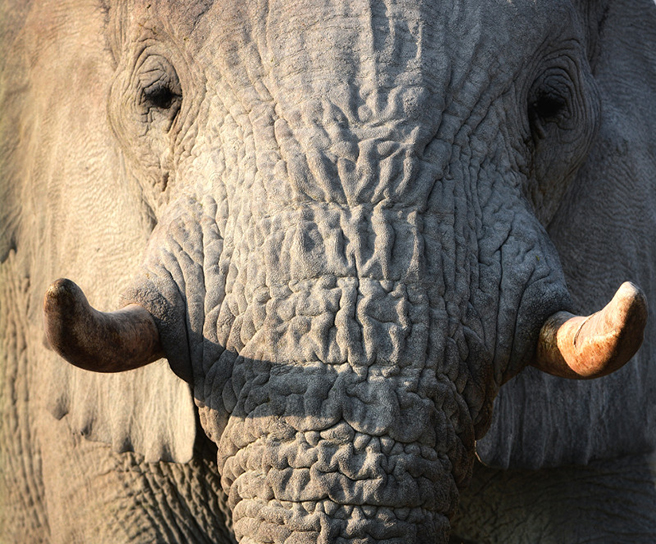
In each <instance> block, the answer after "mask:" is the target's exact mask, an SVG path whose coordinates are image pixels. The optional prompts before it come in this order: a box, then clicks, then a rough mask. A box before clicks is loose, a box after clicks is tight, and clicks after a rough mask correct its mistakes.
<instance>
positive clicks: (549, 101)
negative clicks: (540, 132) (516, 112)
mask: <svg viewBox="0 0 656 544" xmlns="http://www.w3.org/2000/svg"><path fill="white" fill-rule="evenodd" d="M566 107H567V101H566V100H565V98H564V97H562V96H559V95H557V94H554V93H547V92H543V93H541V94H540V95H538V96H537V97H536V98H535V99H534V100H533V101H532V102H531V103H530V104H529V116H530V117H531V118H532V119H534V120H535V119H540V120H542V121H549V120H552V119H556V118H557V117H558V116H559V115H560V114H561V113H563V111H564V110H565V108H566Z"/></svg>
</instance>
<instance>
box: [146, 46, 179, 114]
mask: <svg viewBox="0 0 656 544" xmlns="http://www.w3.org/2000/svg"><path fill="white" fill-rule="evenodd" d="M139 68H140V69H139V71H138V81H139V87H140V98H139V102H140V103H141V105H142V107H144V108H145V111H151V110H156V111H159V112H161V113H165V114H166V117H168V118H171V119H172V118H173V117H174V116H175V115H176V114H177V112H178V110H179V109H180V104H181V101H182V88H181V86H180V81H179V80H178V74H177V73H176V71H175V69H174V68H173V66H172V65H171V64H170V63H169V62H168V61H167V60H166V59H165V58H164V57H162V56H160V55H153V56H150V57H148V58H146V59H145V60H144V61H143V62H142V64H141V66H140V67H139Z"/></svg>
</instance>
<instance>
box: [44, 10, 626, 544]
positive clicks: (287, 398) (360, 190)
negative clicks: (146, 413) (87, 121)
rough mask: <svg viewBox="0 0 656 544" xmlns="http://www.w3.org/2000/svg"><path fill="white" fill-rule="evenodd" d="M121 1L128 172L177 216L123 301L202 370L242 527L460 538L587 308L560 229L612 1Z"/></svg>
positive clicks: (119, 141)
mask: <svg viewBox="0 0 656 544" xmlns="http://www.w3.org/2000/svg"><path fill="white" fill-rule="evenodd" d="M107 17H108V21H109V22H108V29H109V30H108V47H109V48H110V49H111V52H112V55H113V58H114V60H115V73H114V77H113V80H112V82H111V90H110V92H109V93H108V98H107V111H108V117H109V120H110V123H111V127H112V130H113V135H114V138H115V142H114V145H115V146H116V149H117V155H118V157H119V159H118V160H119V161H120V164H121V168H120V169H121V173H122V176H123V178H122V179H123V180H124V182H125V183H126V184H129V185H130V186H131V187H133V188H134V189H133V190H134V193H135V194H137V195H138V197H139V198H140V199H141V201H142V202H143V205H144V209H145V210H146V211H145V215H146V216H147V217H149V218H150V219H151V220H152V222H153V224H156V227H155V228H154V230H153V232H152V235H151V237H150V240H149V243H148V248H147V250H146V256H145V259H144V264H143V267H142V270H141V271H139V272H138V273H137V275H136V279H135V280H134V282H133V284H132V286H131V287H130V288H129V289H127V290H126V292H125V293H124V295H123V302H124V304H126V305H137V306H136V307H137V308H140V310H135V311H137V312H141V311H142V309H145V310H147V314H144V315H145V317H144V316H142V317H140V318H139V319H140V320H141V321H139V323H146V322H148V320H149V319H150V318H149V317H148V314H149V315H150V316H152V319H153V323H154V324H155V327H156V330H155V329H153V330H155V332H154V333H153V334H154V335H156V336H158V341H159V344H158V347H155V348H153V347H151V346H150V344H149V343H148V342H146V341H145V340H143V339H142V336H141V333H139V334H136V335H134V336H136V340H135V339H134V338H133V339H132V340H131V342H132V344H135V345H137V347H136V348H134V349H144V350H145V351H147V352H148V354H147V355H144V358H143V361H142V360H141V359H139V360H140V361H142V362H150V361H151V360H154V359H157V358H158V357H160V356H161V355H162V354H163V355H164V356H166V358H167V359H168V361H169V364H170V366H171V368H172V369H173V371H174V372H175V373H176V374H178V376H180V377H181V378H182V379H184V380H185V381H187V382H189V383H190V384H191V387H192V391H193V397H194V401H195V403H196V406H197V409H198V413H199V415H200V424H201V426H202V428H203V430H204V432H205V434H206V435H207V436H208V437H209V438H210V439H211V440H212V441H213V442H214V443H215V444H216V445H217V464H218V470H219V472H220V474H221V483H222V487H223V491H224V492H225V493H226V494H227V496H228V505H229V507H230V509H231V511H232V517H233V522H234V530H235V534H236V536H237V538H238V539H241V540H243V541H253V542H268V541H272V540H273V541H276V542H277V541H284V540H286V539H287V538H294V539H308V540H312V541H315V540H319V539H322V540H327V541H336V540H337V539H340V538H342V539H368V540H372V541H378V540H391V539H398V540H400V539H404V540H408V539H409V540H410V541H413V542H423V541H426V542H429V541H431V542H434V541H436V540H437V541H446V539H447V538H448V536H447V535H448V530H449V517H450V516H451V515H452V513H453V511H454V509H455V506H456V503H457V497H458V489H459V488H461V487H463V486H464V485H466V483H467V481H468V479H469V477H470V474H471V467H472V463H473V458H474V441H475V440H476V439H478V438H481V437H482V436H483V434H484V433H485V431H486V430H487V428H488V426H489V425H490V418H491V411H492V402H493V400H494V398H495V396H496V394H497V392H498V390H499V387H500V386H501V385H502V384H503V383H504V382H506V381H507V380H509V379H510V378H511V377H513V376H514V375H515V374H517V373H518V372H519V371H520V370H522V369H523V368H524V367H525V366H526V365H527V364H531V363H534V362H535V354H536V345H537V344H538V337H539V336H540V334H541V330H544V328H543V325H544V324H545V322H547V321H548V319H549V318H550V316H553V315H554V314H556V313H557V312H560V311H563V310H568V309H570V297H569V294H568V292H567V289H566V286H565V281H564V277H563V273H562V270H561V268H560V263H559V261H558V256H557V254H556V251H555V250H554V248H553V247H552V245H551V242H550V240H549V238H548V236H547V234H546V231H545V226H546V225H548V224H549V222H550V221H551V219H552V217H553V216H554V214H555V213H556V211H557V209H558V207H559V205H560V202H561V200H562V197H563V195H564V194H565V192H566V190H567V188H568V185H569V184H570V183H571V181H572V180H573V178H574V176H575V174H576V172H577V170H578V168H579V167H580V166H581V165H582V164H583V162H584V160H585V158H586V156H587V153H588V151H589V149H590V147H591V145H592V142H593V140H594V138H595V135H596V133H597V130H598V127H599V118H600V99H599V93H598V90H597V87H596V84H595V81H594V79H593V77H592V75H591V70H590V66H589V59H590V58H591V56H592V55H593V54H594V45H593V43H594V38H595V36H591V35H590V34H589V32H588V26H589V25H587V21H585V20H584V19H583V18H582V17H581V16H580V15H579V12H578V11H576V10H575V8H574V6H572V5H571V3H570V2H567V1H562V2H553V3H549V5H547V4H546V3H544V2H512V3H479V4H471V3H464V4H463V3H461V2H455V1H454V2H451V1H447V2H419V1H416V0H407V1H399V2H394V3H391V4H390V5H384V4H382V3H375V2H357V3H353V2H338V1H330V2H325V3H319V2H310V1H308V2H305V3H298V4H297V3H295V4H294V6H293V7H291V6H290V5H287V6H285V5H282V4H281V5H278V4H275V3H274V4H266V5H265V4H262V3H260V2H234V3H233V2H222V3H217V4H214V5H204V4H203V5H201V4H200V3H198V4H194V5H192V6H187V5H185V6H184V7H183V6H181V5H177V4H176V3H172V4H171V5H169V4H166V3H161V4H160V3H155V2H149V3H143V4H135V5H130V6H129V8H128V6H120V7H116V8H114V7H112V8H111V9H109V11H108V15H107ZM60 288H61V289H64V288H65V289H68V291H66V292H67V293H68V294H67V295H66V296H68V297H69V299H70V300H71V301H72V302H70V304H69V305H68V306H65V305H64V306H62V304H64V303H63V302H61V301H62V300H63V298H62V297H64V295H61V293H60V294H59V295H57V294H56V293H55V294H53V293H52V292H51V293H50V295H51V296H52V297H55V298H56V297H59V298H58V299H57V303H56V304H55V305H56V306H57V305H58V306H57V308H61V307H65V308H66V312H64V313H65V314H66V315H67V316H73V315H77V314H76V312H77V310H76V309H75V308H76V306H75V304H76V302H75V301H76V300H78V299H79V298H80V296H81V295H79V293H77V294H76V292H75V290H74V288H73V287H71V286H70V285H68V284H60ZM65 289H64V290H65ZM76 297H77V298H76ZM64 298H65V297H64ZM67 300H68V299H67ZM130 308H135V306H130ZM54 311H58V310H57V309H55V310H53V312H54ZM129 311H130V310H129V308H128V310H126V311H125V312H129ZM60 314H62V312H61V311H60ZM90 315H91V314H90ZM94 315H95V314H94ZM140 315H141V314H140ZM85 319H86V318H85ZM89 319H91V318H89ZM99 319H100V320H101V321H102V319H104V318H102V319H101V318H99ZM76 326H77V325H70V326H68V325H67V327H68V328H66V327H64V329H63V330H64V331H65V332H64V333H63V334H62V337H63V338H64V340H62V342H61V343H60V344H61V345H64V346H66V345H68V343H70V342H72V341H70V338H71V337H72V336H75V335H74V334H72V333H71V332H70V331H71V330H72V329H71V328H75V327H76ZM93 327H95V325H93ZM130 327H132V325H130V326H129V327H126V330H127V329H130ZM135 327H136V325H135ZM144 327H146V328H148V327H151V328H152V326H151V325H148V324H146V325H144ZM119 328H120V327H119ZM85 330H86V329H85ZM121 330H122V331H123V329H121ZM130 330H132V329H130ZM135 330H139V331H140V330H141V329H138V327H137V329H135ZM580 330H581V327H580V325H577V327H576V334H577V335H578V331H580ZM112 331H113V332H111V334H110V333H107V332H104V333H102V334H100V336H99V337H98V339H97V340H96V339H95V337H93V338H92V340H90V341H89V343H90V344H91V345H92V346H93V345H101V344H102V342H105V341H106V338H108V337H109V338H110V343H112V344H118V343H120V341H119V340H117V339H116V337H115V333H116V331H115V330H114V329H112ZM124 332H125V331H124ZM85 334H86V333H85ZM116 334H118V333H116ZM125 334H131V333H129V331H128V332H125ZM149 334H150V333H149ZM573 334H574V333H573ZM80 336H84V334H81V335H80ZM89 338H91V336H89ZM554 342H555V340H554ZM51 343H53V345H55V347H57V344H58V343H57V341H53V340H52V339H51ZM132 344H131V345H132ZM144 344H145V345H146V348H143V345H144ZM154 344H157V342H154ZM154 344H153V345H154ZM58 349H59V348H58ZM66 349H68V348H64V349H59V351H62V352H63V353H64V355H69V356H70V353H72V352H74V351H75V349H76V348H71V349H70V350H69V353H67V352H66ZM131 349H133V348H131ZM134 349H133V351H134ZM595 349H597V348H595ZM631 349H632V351H631V353H630V354H629V355H628V357H630V356H631V355H632V353H633V351H635V349H634V348H631ZM99 351H102V350H99ZM85 353H86V352H85ZM131 353H132V352H131ZM72 357H73V358H75V356H74V355H73V356H72ZM121 357H123V355H122V354H119V355H117V358H118V359H121ZM96 358H97V356H95V355H94V356H91V357H90V358H89V357H87V359H88V362H87V363H83V364H81V366H85V367H86V368H92V369H95V370H107V368H100V367H98V366H96V367H95V368H94V365H96V363H97V360H96ZM139 364H140V363H139ZM139 364H133V363H130V362H126V363H125V364H122V363H120V362H119V363H118V365H119V367H120V369H121V370H125V369H128V368H133V367H135V366H139ZM110 370H111V369H110Z"/></svg>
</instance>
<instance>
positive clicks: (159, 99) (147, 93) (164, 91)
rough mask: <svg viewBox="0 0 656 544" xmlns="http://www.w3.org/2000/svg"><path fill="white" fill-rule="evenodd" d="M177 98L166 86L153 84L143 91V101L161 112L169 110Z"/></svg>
mask: <svg viewBox="0 0 656 544" xmlns="http://www.w3.org/2000/svg"><path fill="white" fill-rule="evenodd" d="M179 98H180V96H179V95H178V94H177V93H175V92H174V91H173V89H171V87H170V86H168V85H163V84H155V85H151V86H150V87H148V88H147V89H144V100H145V101H146V102H147V103H148V105H149V106H152V107H155V108H159V109H162V110H167V109H169V108H171V107H172V106H173V105H174V103H175V102H177V100H178V99H179Z"/></svg>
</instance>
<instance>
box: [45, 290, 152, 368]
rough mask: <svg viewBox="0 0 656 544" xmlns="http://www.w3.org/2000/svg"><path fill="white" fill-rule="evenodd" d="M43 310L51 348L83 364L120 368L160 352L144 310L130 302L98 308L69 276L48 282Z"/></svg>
mask: <svg viewBox="0 0 656 544" xmlns="http://www.w3.org/2000/svg"><path fill="white" fill-rule="evenodd" d="M43 316H44V326H45V333H46V338H47V340H48V343H49V344H50V346H51V347H52V349H53V350H54V351H56V352H57V353H58V354H59V355H61V356H62V357H63V358H64V359H66V360H67V361H68V362H69V363H71V364H73V365H75V366H77V367H80V368H84V369H85V370H92V371H95V372H123V371H125V370H132V369H134V368H139V367H141V366H144V365H147V364H149V363H152V362H154V361H156V360H157V359H160V358H161V357H163V356H164V354H163V352H162V347H161V344H160V338H159V332H158V330H157V325H156V324H155V321H154V320H153V317H152V316H151V315H150V313H149V312H148V310H146V309H145V308H143V307H141V306H138V305H136V304H131V305H128V306H126V307H125V308H123V309H121V310H118V311H116V312H109V313H103V312H99V311H97V310H94V309H93V308H92V307H91V306H90V305H89V302H88V301H87V298H86V297H85V296H84V293H83V292H82V290H81V289H80V288H79V287H78V286H77V285H76V284H75V283H73V282H72V281H71V280H67V279H59V280H57V281H55V282H54V283H53V284H52V285H50V287H49V288H48V290H47V291H46V295H45V299H44V301H43Z"/></svg>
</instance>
